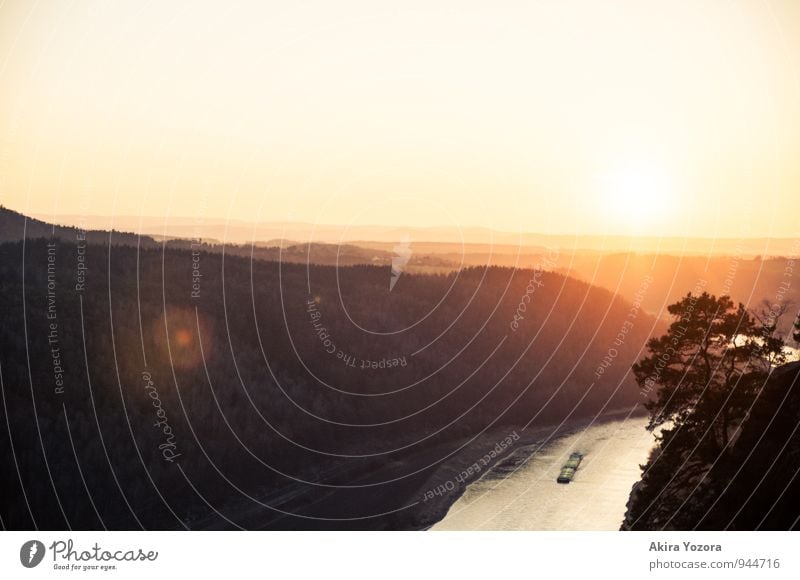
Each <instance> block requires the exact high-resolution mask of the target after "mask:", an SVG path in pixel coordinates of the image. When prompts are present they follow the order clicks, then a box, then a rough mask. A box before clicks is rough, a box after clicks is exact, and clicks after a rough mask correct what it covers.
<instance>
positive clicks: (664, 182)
mask: <svg viewBox="0 0 800 580" xmlns="http://www.w3.org/2000/svg"><path fill="white" fill-rule="evenodd" d="M599 181H600V187H599V191H598V194H597V202H598V205H599V208H598V217H599V218H600V219H602V220H604V221H606V222H607V223H608V225H609V226H611V227H612V228H616V229H620V228H621V229H624V230H625V231H627V232H628V233H637V234H647V233H654V232H653V230H655V229H656V228H658V227H659V226H663V225H664V223H665V218H666V216H667V215H668V214H669V213H670V212H671V210H672V207H673V203H674V199H673V188H672V183H671V179H670V177H669V175H668V174H667V173H666V172H664V171H663V170H661V169H660V168H658V167H656V166H654V165H652V164H645V163H640V164H635V165H634V164H631V165H626V166H623V167H620V168H618V169H615V170H613V171H610V172H609V173H606V174H604V175H602V176H601V178H600V180H599Z"/></svg>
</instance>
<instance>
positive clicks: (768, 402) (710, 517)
mask: <svg viewBox="0 0 800 580" xmlns="http://www.w3.org/2000/svg"><path fill="white" fill-rule="evenodd" d="M668 440H669V437H668V438H667V439H665V441H664V442H662V445H661V447H660V448H658V449H657V450H656V451H655V452H654V453H653V456H652V457H651V458H650V460H649V461H648V463H647V465H645V466H643V473H642V479H641V481H640V482H639V483H637V484H636V485H635V486H634V488H633V490H632V491H631V496H630V500H629V502H628V511H627V513H626V516H625V521H624V522H623V525H622V529H623V530H661V529H667V530H691V529H701V530H725V529H729V530H796V529H800V477H798V474H800V362H793V363H789V364H786V365H783V366H781V367H779V368H777V369H776V370H775V371H774V372H773V374H772V376H771V378H770V380H769V381H768V382H767V383H766V385H765V386H764V389H763V391H762V392H761V394H760V396H759V397H758V399H757V400H756V401H755V402H754V404H753V407H752V409H751V412H750V414H749V416H748V417H747V419H746V420H745V421H744V422H743V423H742V425H741V430H740V432H739V435H738V437H737V438H736V440H735V442H734V443H733V445H732V446H731V447H730V448H729V449H728V451H727V453H724V454H721V455H719V456H718V457H717V458H716V459H715V460H714V461H712V462H701V461H697V460H696V459H695V458H693V456H692V454H691V453H689V452H686V451H677V449H686V446H685V445H673V446H670V445H668Z"/></svg>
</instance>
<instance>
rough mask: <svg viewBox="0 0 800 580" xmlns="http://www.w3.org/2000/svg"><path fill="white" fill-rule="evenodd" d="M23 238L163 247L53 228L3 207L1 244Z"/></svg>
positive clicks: (146, 240)
mask: <svg viewBox="0 0 800 580" xmlns="http://www.w3.org/2000/svg"><path fill="white" fill-rule="evenodd" d="M23 238H26V239H36V238H57V239H59V240H63V241H65V242H73V243H75V242H77V241H78V240H79V239H85V240H86V242H88V243H91V244H108V243H109V240H111V243H113V244H124V245H130V246H136V245H140V246H142V247H156V246H158V245H159V244H158V243H157V242H156V241H155V240H154V239H153V238H151V237H149V236H139V235H137V234H132V233H125V232H118V231H116V230H114V231H110V232H105V231H92V230H83V229H80V228H77V227H75V226H68V225H57V224H51V223H47V222H44V221H41V220H38V219H36V218H32V217H28V216H25V215H23V214H21V213H19V212H16V211H14V210H11V209H8V208H6V207H3V206H0V242H11V241H18V240H22V239H23Z"/></svg>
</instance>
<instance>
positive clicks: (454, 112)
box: [0, 0, 800, 237]
mask: <svg viewBox="0 0 800 580" xmlns="http://www.w3.org/2000/svg"><path fill="white" fill-rule="evenodd" d="M798 151H800V2H796V1H793V0H781V1H778V0H772V1H767V0H764V1H761V0H752V1H741V0H740V1H735V0H732V1H722V0H718V1H713V2H712V1H702V0H677V1H672V2H663V1H647V0H625V1H623V0H617V1H605V2H596V1H593V0H542V1H537V2H534V1H527V2H517V1H499V2H491V3H490V2H477V1H475V2H473V1H464V0H460V1H454V2H440V1H431V0H427V1H419V2H417V1H406V2H403V3H385V2H374V1H364V2H349V1H345V2H321V1H320V2H316V1H311V2H297V3H294V2H274V3H265V2H211V1H198V0H195V1H191V2H189V1H187V2H167V3H153V2H150V3H145V2H141V1H138V2H99V1H96V2H81V3H70V2H61V1H55V0H54V1H52V2H40V3H32V2H28V1H23V0H16V1H9V2H5V3H4V4H2V7H0V203H3V204H4V205H7V206H9V207H11V208H13V209H16V210H18V211H22V212H25V213H35V214H51V213H52V214H81V213H84V214H94V215H141V214H144V215H157V216H162V215H178V216H190V217H191V216H199V217H203V216H209V217H230V218H235V219H245V220H266V221H272V222H274V221H280V220H292V221H306V222H321V223H343V224H348V223H352V224H376V223H377V224H387V225H406V224H411V225H416V226H431V225H441V226H459V225H460V226H473V225H481V226H487V227H493V228H497V229H502V230H508V231H539V232H544V233H567V234H597V233H600V234H605V233H615V234H617V233H633V234H649V235H656V236H667V235H672V236H684V235H689V236H724V237H739V236H776V237H792V236H795V235H798V233H800V232H798V229H800V228H798V215H800V211H799V210H800V201H799V200H800V195H799V194H800V163H798Z"/></svg>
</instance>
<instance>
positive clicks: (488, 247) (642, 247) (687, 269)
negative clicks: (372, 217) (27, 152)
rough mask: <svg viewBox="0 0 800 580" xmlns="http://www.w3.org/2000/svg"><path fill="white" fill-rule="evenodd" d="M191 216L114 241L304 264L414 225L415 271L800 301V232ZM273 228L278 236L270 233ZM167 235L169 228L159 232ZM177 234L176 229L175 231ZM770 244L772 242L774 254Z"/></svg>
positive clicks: (10, 216) (11, 216)
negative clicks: (641, 233)
mask: <svg viewBox="0 0 800 580" xmlns="http://www.w3.org/2000/svg"><path fill="white" fill-rule="evenodd" d="M0 219H2V221H3V224H4V228H3V236H4V238H3V239H6V240H12V239H20V237H21V232H22V230H23V226H24V223H23V222H24V216H23V215H22V214H19V213H17V212H13V211H11V210H8V209H0ZM62 219H63V220H64V222H65V223H71V221H73V220H77V219H78V218H77V217H76V216H64V217H63V218H62ZM159 221H160V222H161V223H160V225H159V224H158V222H159ZM192 221H193V220H192V219H191V218H175V219H172V218H170V220H169V222H168V224H173V225H168V226H165V225H164V224H165V223H167V222H165V220H158V219H156V218H143V220H142V224H141V231H143V232H144V231H149V232H151V233H152V235H150V236H148V235H144V236H143V237H141V238H139V236H138V235H137V234H132V233H120V232H114V234H113V241H114V243H126V244H133V245H136V244H139V245H141V246H142V247H161V246H162V244H166V245H168V246H169V247H175V248H183V249H189V248H191V247H192V239H193V237H192V236H193V235H197V236H200V237H201V238H202V243H201V244H199V245H196V246H195V248H197V247H202V249H203V250H205V251H210V252H221V251H223V250H224V252H225V253H226V254H231V255H239V256H245V257H252V258H258V259H264V260H280V261H283V262H290V263H301V264H305V263H311V264H319V265H332V266H335V265H339V266H346V265H356V264H370V265H378V266H388V265H390V264H391V262H392V256H393V255H394V251H395V246H396V245H397V242H398V241H399V240H400V239H402V236H405V235H409V234H408V233H409V232H411V234H413V235H411V236H410V238H411V242H410V248H411V250H412V252H411V257H410V260H409V261H408V264H407V271H408V272H416V273H448V272H454V271H457V270H459V269H460V268H464V267H471V266H487V265H491V266H504V267H512V268H520V269H531V268H537V267H543V268H544V269H546V270H549V271H554V272H559V273H562V274H565V275H568V276H571V277H574V278H577V279H579V280H583V281H585V282H588V283H590V284H593V285H596V286H600V287H603V288H606V289H608V290H610V291H612V292H614V293H619V294H620V295H621V296H623V297H624V298H626V299H627V300H639V301H641V303H642V306H643V308H644V309H645V310H646V311H647V312H649V313H651V314H653V315H655V316H663V315H664V314H665V309H666V306H667V305H668V304H670V303H672V302H674V301H675V300H676V299H678V298H679V297H681V296H683V295H685V294H686V292H688V291H690V290H692V289H697V288H702V289H704V290H706V291H708V292H711V293H714V294H728V295H730V296H731V297H732V298H733V299H734V300H736V301H740V302H742V303H744V304H745V305H746V306H748V307H749V308H752V309H756V310H758V309H762V308H764V302H765V301H766V302H769V303H770V304H773V305H774V304H779V303H780V304H782V305H784V306H785V308H786V310H787V311H786V313H785V314H784V315H783V316H782V317H781V319H780V320H779V329H780V330H781V332H782V333H783V334H784V335H786V336H788V334H789V330H790V327H791V325H792V322H793V320H794V317H795V314H796V313H797V309H798V308H800V285H798V284H792V283H791V278H792V276H793V275H794V274H795V271H796V270H797V268H798V267H797V266H796V263H795V261H796V259H797V257H798V256H800V238H798V239H779V240H771V239H745V240H716V241H714V240H705V241H702V240H701V243H706V244H709V248H710V246H713V247H714V253H712V254H705V253H692V252H683V253H680V252H675V253H670V252H669V251H667V250H666V249H663V250H662V251H661V252H658V253H656V252H652V251H648V250H647V248H648V247H649V246H648V244H652V243H655V240H649V241H648V240H646V239H645V240H644V241H642V242H641V243H640V240H633V239H627V240H626V243H627V244H628V245H629V246H631V245H633V248H629V251H600V250H599V249H591V250H580V249H576V246H575V245H567V246H566V247H565V246H559V245H558V244H559V243H564V242H566V241H568V238H566V237H547V236H537V235H533V234H531V235H528V236H527V238H528V239H533V240H537V241H538V242H543V240H547V243H553V244H555V245H552V246H545V245H530V246H525V245H519V244H518V245H512V244H503V243H499V242H498V243H495V244H490V243H485V242H473V243H465V244H460V243H459V244H454V243H450V242H446V241H431V240H430V239H428V238H426V237H425V236H429V238H434V239H435V238H436V237H437V236H438V237H439V238H441V239H445V238H447V237H448V236H451V234H452V231H450V230H447V229H446V228H441V229H430V228H418V229H415V228H409V229H408V230H403V231H401V230H398V229H394V228H381V227H378V226H370V227H366V228H354V229H352V230H351V231H349V234H348V235H350V236H351V237H352V238H353V241H330V240H336V239H337V236H339V237H342V236H343V235H344V234H345V233H348V232H345V231H344V230H343V229H341V228H337V227H336V226H320V229H319V230H318V231H312V230H314V227H313V226H310V225H308V224H300V223H295V224H261V225H258V226H256V225H254V224H246V223H244V222H231V224H229V226H227V227H228V228H229V229H228V233H230V232H234V233H235V232H238V234H237V235H239V236H244V235H245V233H246V232H248V231H249V235H250V236H252V235H253V234H254V232H262V233H263V234H264V236H265V237H264V238H263V240H264V241H257V242H255V243H253V242H252V241H239V242H236V243H234V241H233V239H234V238H235V236H228V242H227V243H225V244H223V243H222V242H220V241H219V240H220V239H225V237H226V232H225V231H224V230H225V228H226V226H225V225H224V222H223V221H222V220H209V222H208V223H206V222H202V223H195V224H192ZM117 222H119V224H118V225H119V227H120V228H122V227H123V225H126V226H129V227H130V229H131V231H136V230H137V228H138V227H139V225H140V224H138V218H120V219H117V218H114V219H111V218H103V217H95V218H86V220H85V227H87V228H88V227H90V225H98V226H99V225H102V224H104V223H106V224H110V223H115V224H116V223H117ZM134 222H136V223H134ZM79 223H80V222H79ZM27 228H28V230H27V231H28V237H36V236H49V235H51V232H52V231H55V233H56V236H57V237H61V238H63V239H66V240H74V239H75V234H76V232H77V231H78V230H76V229H74V227H72V226H53V225H51V224H47V223H45V222H42V221H39V220H29V221H28V225H27ZM53 228H55V229H53ZM123 229H124V228H123ZM279 230H280V231H279ZM208 231H211V232H215V233H217V234H222V235H221V236H220V237H219V238H214V237H208V236H206V235H205V234H206V233H207V232H208ZM165 232H166V234H165ZM181 232H184V233H186V234H189V235H187V236H186V237H184V236H181V235H178V234H180V233H181ZM287 232H289V233H291V234H292V236H294V237H295V238H296V239H303V237H304V236H308V237H311V238H313V239H314V240H315V241H314V242H296V241H292V240H290V239H288V238H287V237H280V236H286V234H287ZM470 233H471V234H474V236H475V237H476V238H480V237H481V236H486V235H489V234H497V236H498V237H500V238H502V237H503V236H506V237H508V236H509V235H510V234H502V233H497V232H491V230H487V229H483V228H475V229H472V230H470ZM273 234H274V235H278V236H279V237H278V238H269V237H268V235H273ZM164 235H166V237H165V238H163V239H160V240H157V239H156V237H158V236H164ZM173 235H174V236H176V237H174V238H173V237H172V236H173ZM367 235H372V236H375V237H376V239H371V240H369V241H359V240H358V238H361V237H362V236H367ZM392 236H395V237H394V238H393V237H392ZM417 236H419V237H417ZM89 237H90V239H91V240H95V241H99V242H103V243H107V241H108V239H107V238H108V234H107V233H104V232H94V233H90V234H89ZM236 239H240V238H236ZM325 240H328V241H325ZM382 240H388V241H382ZM696 241H697V240H678V239H672V240H667V241H666V242H664V247H665V248H666V247H669V245H670V244H673V245H674V244H678V243H680V244H685V245H688V244H690V243H694V242H696ZM578 242H584V243H586V245H591V243H595V242H598V239H597V238H592V237H584V238H572V239H571V240H570V243H572V244H576V243H578ZM725 247H728V248H730V249H731V253H730V254H724V253H721V250H722V248H725ZM758 249H762V250H763V249H767V250H769V252H762V251H756V250H758ZM779 249H780V251H778V250H779ZM771 252H774V255H773V254H772V253H771ZM798 275H800V273H798ZM651 278H652V280H650V279H651ZM645 280H650V282H648V284H647V289H646V291H645V292H640V289H641V287H642V284H643V281H645ZM787 282H788V284H787Z"/></svg>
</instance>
